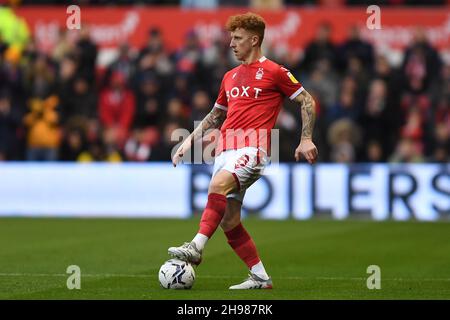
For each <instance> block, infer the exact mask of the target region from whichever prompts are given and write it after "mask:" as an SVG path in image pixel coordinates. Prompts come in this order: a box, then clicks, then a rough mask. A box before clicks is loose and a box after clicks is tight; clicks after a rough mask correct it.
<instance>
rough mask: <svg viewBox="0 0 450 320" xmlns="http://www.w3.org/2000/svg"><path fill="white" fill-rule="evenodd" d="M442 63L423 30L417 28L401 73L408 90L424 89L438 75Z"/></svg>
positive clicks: (407, 50)
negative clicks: (405, 79) (406, 80)
mask: <svg viewBox="0 0 450 320" xmlns="http://www.w3.org/2000/svg"><path fill="white" fill-rule="evenodd" d="M441 65H442V62H441V59H440V57H439V54H438V53H437V51H436V50H435V49H434V48H433V47H432V46H431V45H430V44H429V42H428V39H427V36H426V33H425V29H424V28H422V27H418V28H417V29H416V31H415V33H414V37H413V41H412V43H411V45H410V46H409V47H408V48H407V49H406V51H405V56H404V59H403V66H402V69H403V72H404V75H405V76H406V78H407V79H408V80H409V81H408V86H409V87H410V89H412V90H414V91H416V90H421V89H426V88H428V86H429V85H430V84H431V82H432V80H433V77H434V76H435V75H437V74H439V70H440V68H441Z"/></svg>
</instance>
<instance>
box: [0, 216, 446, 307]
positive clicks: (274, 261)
mask: <svg viewBox="0 0 450 320" xmlns="http://www.w3.org/2000/svg"><path fill="white" fill-rule="evenodd" d="M197 225H198V218H196V219H190V220H152V219H68V218H67V219H49V218H45V219H44V218H41V219H31V218H2V219H0V299H220V300H222V299H252V300H253V299H255V300H263V299H296V300H297V299H450V223H448V222H439V223H419V222H392V221H390V222H373V221H372V222H371V221H355V220H347V221H329V220H309V221H293V220H288V221H264V220H258V219H246V220H244V225H245V226H246V228H247V229H248V231H249V232H250V234H251V235H252V236H253V238H254V240H255V242H256V245H257V247H258V249H259V252H260V255H261V257H262V259H263V262H264V264H265V266H266V269H267V270H268V272H269V273H270V275H271V276H272V278H273V281H274V289H273V290H249V291H237V292H236V291H230V290H228V287H229V286H230V285H232V284H236V283H238V282H240V281H241V280H243V279H244V278H245V277H246V276H247V270H246V266H245V265H244V264H243V263H242V262H241V261H240V260H239V259H238V258H237V256H235V254H234V252H233V251H232V250H231V248H230V247H229V246H228V244H227V243H226V240H225V237H224V235H223V232H222V231H221V230H218V232H217V233H216V234H215V235H214V237H213V238H212V239H211V241H210V242H209V243H208V246H207V248H206V251H205V253H204V259H203V263H202V264H201V265H200V266H199V267H198V268H197V269H196V273H197V279H196V282H195V284H194V287H193V288H192V289H191V290H182V291H177V290H165V289H162V288H161V287H160V286H159V283H158V279H157V273H158V270H159V267H160V265H161V264H162V263H163V262H164V261H165V260H167V259H168V256H167V248H168V247H169V246H173V245H180V244H181V243H183V242H184V241H187V240H189V239H191V238H192V237H193V235H194V234H195V232H196V231H197ZM69 265H78V266H79V267H80V268H81V289H80V290H68V289H67V287H66V281H67V278H68V277H69V274H66V269H67V267H68V266H69ZM369 265H378V266H379V267H380V268H381V289H379V290H376V289H375V290H369V289H368V288H367V286H366V280H367V277H368V276H369V274H367V273H366V271H367V267H368V266H369Z"/></svg>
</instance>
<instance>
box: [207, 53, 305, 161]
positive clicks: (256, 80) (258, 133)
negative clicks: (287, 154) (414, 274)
mask: <svg viewBox="0 0 450 320" xmlns="http://www.w3.org/2000/svg"><path fill="white" fill-rule="evenodd" d="M302 91H303V87H302V85H301V83H299V82H298V81H297V80H296V79H295V77H294V76H293V75H292V74H291V73H290V72H289V70H288V69H286V68H284V67H282V66H280V65H279V64H277V63H275V62H273V61H271V60H269V59H267V58H266V57H262V58H260V59H259V60H257V61H255V62H253V63H250V64H241V65H239V66H238V67H236V68H234V69H232V70H230V71H228V72H227V73H226V74H225V75H224V77H223V79H222V84H221V86H220V91H219V95H218V97H217V100H216V103H215V105H214V107H216V108H220V109H222V110H225V111H227V118H226V120H225V122H224V123H223V125H222V128H221V139H220V140H219V143H218V146H217V149H216V155H218V154H219V153H220V152H222V151H223V150H229V149H240V148H243V147H257V148H263V149H264V150H265V151H266V152H269V151H270V150H269V148H270V133H271V130H272V129H273V127H274V126H275V122H276V120H277V117H278V114H279V112H280V109H281V105H282V102H283V99H284V97H285V96H288V97H289V98H290V99H291V100H292V99H294V98H295V97H296V96H298V95H299V94H300V93H301V92H302Z"/></svg>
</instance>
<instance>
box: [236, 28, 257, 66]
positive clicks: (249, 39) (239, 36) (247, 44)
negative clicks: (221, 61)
mask: <svg viewBox="0 0 450 320" xmlns="http://www.w3.org/2000/svg"><path fill="white" fill-rule="evenodd" d="M257 43H258V36H256V35H255V34H254V33H251V32H249V31H247V30H244V29H242V28H238V29H236V30H234V31H233V32H231V42H230V48H231V49H232V50H233V53H234V56H235V57H236V59H238V60H239V61H244V60H245V59H246V58H247V57H248V56H249V55H250V53H251V52H252V50H253V48H254V47H255V46H256V44H257Z"/></svg>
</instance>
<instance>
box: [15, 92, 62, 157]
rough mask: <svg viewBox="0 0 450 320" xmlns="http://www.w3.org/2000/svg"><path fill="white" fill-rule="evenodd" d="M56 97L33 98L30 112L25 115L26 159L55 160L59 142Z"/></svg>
mask: <svg viewBox="0 0 450 320" xmlns="http://www.w3.org/2000/svg"><path fill="white" fill-rule="evenodd" d="M57 105H58V97H56V96H50V97H48V98H46V99H45V100H44V99H41V98H33V99H31V100H30V101H29V106H30V112H29V113H28V114H27V115H26V116H25V118H24V123H25V126H26V127H27V129H28V132H27V155H26V159H27V160H28V161H56V160H57V159H58V147H59V144H60V128H59V125H58V122H59V117H58V113H57V112H56V107H57Z"/></svg>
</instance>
